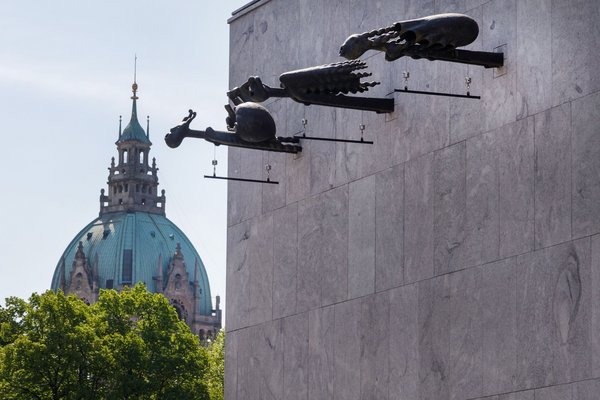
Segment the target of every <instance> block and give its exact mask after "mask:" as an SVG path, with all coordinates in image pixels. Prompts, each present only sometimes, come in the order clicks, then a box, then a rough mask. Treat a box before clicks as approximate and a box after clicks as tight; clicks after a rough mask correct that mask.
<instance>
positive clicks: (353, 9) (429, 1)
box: [340, 0, 434, 44]
mask: <svg viewBox="0 0 600 400" xmlns="http://www.w3.org/2000/svg"><path fill="white" fill-rule="evenodd" d="M431 14H434V1H433V0H426V1H423V0H407V1H403V2H400V3H399V2H398V1H395V0H379V1H369V0H352V2H351V3H350V28H351V33H361V32H365V31H370V30H373V29H377V28H381V27H384V26H390V25H392V24H393V23H394V22H396V21H402V20H407V19H412V18H419V17H424V16H427V15H431ZM348 36H349V34H348ZM340 44H341V43H340Z"/></svg>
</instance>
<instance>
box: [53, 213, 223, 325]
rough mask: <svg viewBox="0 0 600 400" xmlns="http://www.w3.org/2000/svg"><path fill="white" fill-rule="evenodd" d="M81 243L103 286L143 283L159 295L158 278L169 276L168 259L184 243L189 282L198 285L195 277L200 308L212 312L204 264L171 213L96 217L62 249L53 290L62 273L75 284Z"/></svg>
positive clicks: (200, 311) (208, 314)
mask: <svg viewBox="0 0 600 400" xmlns="http://www.w3.org/2000/svg"><path fill="white" fill-rule="evenodd" d="M79 242H81V243H82V245H83V252H84V254H85V256H86V259H87V260H88V265H91V268H93V270H94V275H95V276H96V277H97V278H96V280H97V283H98V287H99V288H103V289H106V288H109V289H112V288H114V289H118V288H119V287H122V286H133V285H134V284H135V283H137V282H144V283H145V285H146V287H147V288H148V290H150V291H151V292H155V293H156V292H160V291H162V288H158V287H157V278H158V277H161V279H166V277H167V272H168V266H169V262H170V260H171V258H172V257H173V256H174V255H175V252H176V249H177V245H178V244H179V245H180V247H181V249H180V251H181V254H182V255H183V257H184V262H185V267H186V271H187V272H188V276H189V278H190V284H193V283H194V282H193V280H194V277H196V279H197V280H198V283H199V285H198V291H199V293H196V295H197V304H196V307H198V309H197V310H198V312H199V313H200V314H201V315H206V316H210V315H211V312H212V303H211V295H210V286H209V282H208V277H207V275H206V270H205V268H204V264H203V263H202V260H201V259H200V256H199V255H198V252H197V251H196V249H194V246H193V245H192V243H191V242H190V241H189V239H188V238H187V237H186V236H185V234H184V233H183V232H182V231H181V230H180V229H179V228H178V227H177V226H176V225H175V224H174V223H173V222H171V221H170V220H169V219H167V218H166V217H164V216H162V215H158V214H151V213H145V212H134V213H109V214H105V215H103V216H101V217H99V218H97V219H95V220H94V221H92V222H91V223H90V224H88V225H87V226H86V227H85V228H83V229H82V230H81V232H79V233H78V234H77V235H76V236H75V238H73V240H72V241H71V243H70V244H69V245H68V246H67V248H66V249H65V251H64V252H63V254H62V256H61V259H60V261H59V263H58V265H57V266H56V269H55V271H54V276H53V278H52V290H54V291H57V290H58V289H59V288H61V280H62V279H63V276H64V279H65V283H66V284H67V285H69V284H70V282H69V278H70V276H71V270H72V268H73V266H72V264H71V262H72V260H73V259H74V258H75V255H76V252H77V247H78V245H79ZM159 264H160V265H159ZM196 266H197V270H198V272H197V273H196ZM63 268H64V272H63V271H62V270H63ZM63 274H64V275H63ZM163 277H164V278H163Z"/></svg>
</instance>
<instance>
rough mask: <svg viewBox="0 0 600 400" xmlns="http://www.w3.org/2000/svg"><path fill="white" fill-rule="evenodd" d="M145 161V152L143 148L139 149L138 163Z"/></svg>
mask: <svg viewBox="0 0 600 400" xmlns="http://www.w3.org/2000/svg"><path fill="white" fill-rule="evenodd" d="M145 161H146V152H145V151H144V150H141V151H140V164H144V163H145Z"/></svg>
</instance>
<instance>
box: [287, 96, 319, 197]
mask: <svg viewBox="0 0 600 400" xmlns="http://www.w3.org/2000/svg"><path fill="white" fill-rule="evenodd" d="M286 106H287V108H286V109H287V114H286V118H285V132H283V133H284V136H294V135H296V134H298V133H300V132H302V128H303V127H302V122H301V121H302V119H303V118H304V117H312V114H311V113H310V112H309V110H314V108H307V107H306V106H304V105H303V104H300V103H296V102H295V101H291V100H287V101H286ZM306 113H309V115H308V116H307V115H306ZM278 128H279V127H278ZM307 128H310V129H312V125H311V126H307ZM282 129H283V126H282ZM301 145H302V152H300V153H297V154H294V155H288V156H287V157H286V159H285V162H286V165H285V168H286V174H287V182H286V202H287V204H291V203H294V202H297V201H298V200H300V199H303V198H305V197H306V196H308V194H309V193H310V175H311V173H310V165H311V164H310V159H311V158H310V145H309V144H308V143H307V142H306V141H304V142H302V143H301Z"/></svg>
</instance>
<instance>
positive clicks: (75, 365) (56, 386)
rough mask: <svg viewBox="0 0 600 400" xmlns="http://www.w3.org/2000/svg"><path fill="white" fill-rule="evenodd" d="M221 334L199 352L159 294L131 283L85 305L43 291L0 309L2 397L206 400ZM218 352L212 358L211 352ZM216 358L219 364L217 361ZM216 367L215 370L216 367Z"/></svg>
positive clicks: (215, 375) (213, 386) (215, 385)
mask: <svg viewBox="0 0 600 400" xmlns="http://www.w3.org/2000/svg"><path fill="white" fill-rule="evenodd" d="M216 343H221V347H222V343H223V336H222V335H220V336H219V337H217V340H216V341H215V342H214V343H213V344H212V345H211V346H210V347H209V348H208V349H207V348H206V347H204V346H202V345H201V344H200V343H199V341H198V338H197V337H196V336H195V335H194V334H192V332H191V331H190V329H189V327H188V326H187V325H186V324H185V323H184V322H182V321H181V320H179V318H178V316H177V313H176V311H175V309H174V308H173V307H171V306H170V305H169V303H168V300H167V299H166V298H165V297H164V296H162V295H160V294H152V293H149V292H148V291H147V290H146V288H145V287H144V286H143V285H141V284H138V285H136V286H135V287H134V288H132V289H127V290H124V291H122V292H121V293H117V292H115V291H114V290H104V291H101V293H100V296H99V299H98V301H97V302H96V303H95V304H93V305H92V306H88V305H87V304H85V303H84V302H83V301H81V300H80V299H78V298H77V297H75V296H66V295H64V294H63V293H62V292H58V293H54V292H51V291H48V292H46V293H44V294H42V295H38V294H33V295H32V296H31V297H30V298H29V301H24V300H20V299H17V298H9V299H7V301H6V305H5V307H0V397H1V398H2V399H7V400H11V399H19V400H23V399H38V400H46V399H51V400H58V399H68V400H70V399H86V400H88V399H92V400H93V399H161V400H162V399H167V400H168V399H182V400H185V399H200V400H203V399H209V392H210V393H214V394H215V396H216V395H218V392H219V390H220V393H221V397H215V398H217V399H222V398H223V397H222V379H223V378H222V376H221V377H220V382H221V388H220V389H219V387H218V383H213V382H219V380H218V373H219V372H218V371H221V373H222V367H213V366H212V365H210V363H211V361H212V360H221V361H220V362H221V363H222V348H221V350H218V349H217V348H218V346H215V344H216ZM219 351H220V353H221V355H220V356H219V355H218V354H217V353H219ZM219 357H220V358H219ZM219 368H220V369H219Z"/></svg>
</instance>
